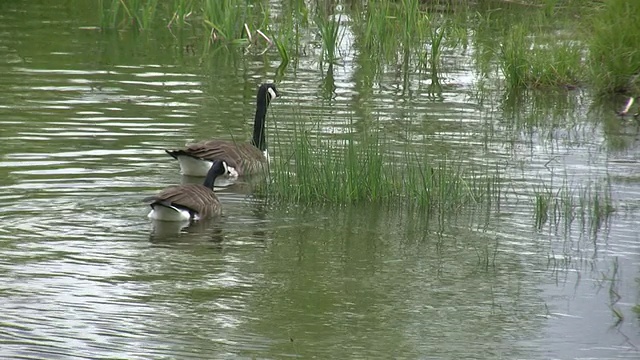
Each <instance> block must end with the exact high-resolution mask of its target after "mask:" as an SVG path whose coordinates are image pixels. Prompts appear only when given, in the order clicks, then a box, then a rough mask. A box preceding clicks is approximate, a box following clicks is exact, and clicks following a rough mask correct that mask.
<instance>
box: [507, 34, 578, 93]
mask: <svg viewBox="0 0 640 360" xmlns="http://www.w3.org/2000/svg"><path fill="white" fill-rule="evenodd" d="M530 35H531V34H530V33H529V31H528V29H527V28H525V26H523V25H516V26H514V27H513V28H512V29H511V30H510V31H509V33H508V34H507V35H506V36H505V39H504V42H503V43H502V45H501V46H500V47H499V53H498V61H499V67H500V70H501V72H502V74H503V75H504V77H505V80H506V83H507V85H508V87H510V88H512V89H514V88H534V87H568V88H572V87H575V86H577V84H578V83H579V82H580V78H581V71H582V70H581V69H582V67H583V66H582V60H581V59H582V55H581V50H580V48H579V46H578V45H576V44H574V43H571V42H568V41H558V40H557V39H552V38H549V39H547V40H545V37H544V36H543V35H542V34H537V35H535V36H533V37H531V36H530ZM533 39H536V40H535V41H534V40H533Z"/></svg>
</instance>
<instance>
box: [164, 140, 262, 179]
mask: <svg viewBox="0 0 640 360" xmlns="http://www.w3.org/2000/svg"><path fill="white" fill-rule="evenodd" d="M167 153H168V154H169V155H171V156H173V157H174V158H176V159H178V157H179V156H189V157H192V158H195V159H201V160H207V161H211V162H213V161H215V160H222V161H224V162H226V163H227V165H228V166H229V167H232V168H234V169H235V170H236V172H237V173H238V175H239V176H243V175H249V174H255V173H259V172H261V171H263V169H264V165H265V164H266V163H267V159H266V157H265V156H264V153H263V152H262V151H260V149H258V148H257V147H255V146H253V145H252V144H250V143H241V142H233V141H229V140H204V141H200V142H197V143H193V144H189V145H187V147H186V148H184V149H182V150H173V151H169V150H167Z"/></svg>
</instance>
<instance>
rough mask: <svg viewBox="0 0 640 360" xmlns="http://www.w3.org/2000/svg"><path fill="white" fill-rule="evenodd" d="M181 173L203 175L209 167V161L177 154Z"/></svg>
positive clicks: (205, 174)
mask: <svg viewBox="0 0 640 360" xmlns="http://www.w3.org/2000/svg"><path fill="white" fill-rule="evenodd" d="M178 161H179V162H180V171H181V172H182V175H187V176H200V177H205V176H207V173H208V172H209V169H211V164H212V162H211V161H206V160H198V159H195V158H192V157H191V156H185V155H182V156H178Z"/></svg>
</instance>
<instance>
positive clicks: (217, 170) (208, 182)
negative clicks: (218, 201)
mask: <svg viewBox="0 0 640 360" xmlns="http://www.w3.org/2000/svg"><path fill="white" fill-rule="evenodd" d="M226 173H227V163H226V162H224V161H222V160H216V161H214V162H213V165H211V169H209V172H207V177H206V178H205V179H204V184H203V185H204V186H206V187H208V188H209V189H213V183H214V182H215V181H216V178H217V177H218V176H220V175H224V174H226Z"/></svg>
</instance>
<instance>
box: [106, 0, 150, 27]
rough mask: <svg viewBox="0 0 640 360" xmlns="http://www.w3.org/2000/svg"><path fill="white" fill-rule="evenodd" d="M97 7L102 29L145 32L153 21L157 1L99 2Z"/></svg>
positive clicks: (115, 0) (118, 0)
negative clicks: (128, 28)
mask: <svg viewBox="0 0 640 360" xmlns="http://www.w3.org/2000/svg"><path fill="white" fill-rule="evenodd" d="M98 6H99V8H100V10H101V11H100V25H101V26H102V28H103V29H114V28H119V27H132V28H134V29H136V30H146V29H149V28H150V27H151V25H152V23H153V21H154V19H155V14H156V10H157V8H158V0H111V1H104V0H99V1H98Z"/></svg>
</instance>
